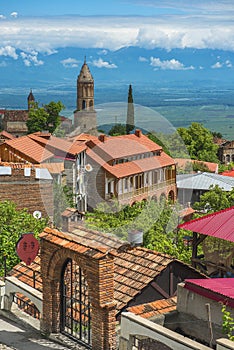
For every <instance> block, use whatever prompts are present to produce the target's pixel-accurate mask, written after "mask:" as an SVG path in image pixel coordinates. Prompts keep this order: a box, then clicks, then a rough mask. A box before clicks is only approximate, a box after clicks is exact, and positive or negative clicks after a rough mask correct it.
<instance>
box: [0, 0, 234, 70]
mask: <svg viewBox="0 0 234 350" xmlns="http://www.w3.org/2000/svg"><path fill="white" fill-rule="evenodd" d="M128 46H136V47H140V48H145V49H154V48H163V49H166V50H168V51H170V50H172V49H174V48H180V49H184V48H194V49H206V48H207V49H218V50H224V51H234V6H233V0H189V1H188V0H176V1H175V0H99V1H97V0H86V1H77V0H66V1H58V0H57V1H55V0H40V1H29V0H20V1H19V0H8V1H5V0H4V1H3V0H0V67H1V66H2V67H4V65H6V64H7V61H6V60H7V59H8V60H23V62H24V64H25V66H31V65H34V66H40V65H43V64H44V61H43V59H42V58H41V57H39V54H43V55H51V54H55V53H56V51H57V50H58V49H59V48H66V47H79V48H100V49H103V55H105V50H106V49H107V50H112V51H114V50H118V49H121V48H123V47H128ZM143 59H144V57H142V60H143ZM67 60H68V61H65V64H70V65H72V64H73V63H74V65H76V62H75V61H72V60H74V58H73V57H67ZM149 62H150V64H151V65H152V66H153V67H155V69H158V68H160V69H171V68H172V69H193V67H192V66H188V67H185V66H184V65H183V62H178V61H177V60H176V59H174V61H173V60H170V61H165V62H164V61H161V60H160V58H159V57H151V58H149ZM95 64H96V66H97V67H98V66H99V67H100V68H108V69H109V68H113V69H114V68H116V64H115V63H113V62H110V61H107V60H105V59H104V58H103V57H101V58H99V59H98V60H96V62H95ZM214 64H216V66H214V68H221V67H222V66H223V65H225V67H228V66H229V67H230V68H231V67H232V62H229V61H227V62H226V63H225V64H224V63H221V62H219V60H218V59H217V62H215V63H214ZM233 64H234V62H233Z"/></svg>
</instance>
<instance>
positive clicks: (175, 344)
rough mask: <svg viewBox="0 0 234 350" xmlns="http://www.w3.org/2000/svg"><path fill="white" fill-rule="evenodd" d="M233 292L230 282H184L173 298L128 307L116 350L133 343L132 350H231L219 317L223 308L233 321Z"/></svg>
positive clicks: (191, 280)
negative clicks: (140, 349) (133, 349)
mask: <svg viewBox="0 0 234 350" xmlns="http://www.w3.org/2000/svg"><path fill="white" fill-rule="evenodd" d="M233 288H234V279H233V278H208V279H199V278H198V279H185V281H184V282H181V283H179V284H178V285H177V297H171V298H168V299H161V300H155V301H154V302H150V303H144V304H142V305H135V306H131V307H129V308H128V309H127V311H128V312H125V313H123V314H122V318H121V335H120V347H119V349H120V350H123V349H126V348H128V347H127V346H128V345H130V344H132V343H131V342H134V344H136V345H138V346H139V347H136V348H145V347H143V345H144V346H146V345H147V344H150V345H151V347H150V349H165V350H172V349H196V350H198V349H199V350H208V349H217V350H227V349H228V350H233V349H234V344H233V341H230V340H228V339H227V335H226V334H224V332H223V313H222V307H223V305H225V306H226V310H227V311H228V312H230V317H232V318H233V317H234V293H233ZM133 335H134V336H133ZM140 345H141V346H142V347H140ZM146 349H147V347H146Z"/></svg>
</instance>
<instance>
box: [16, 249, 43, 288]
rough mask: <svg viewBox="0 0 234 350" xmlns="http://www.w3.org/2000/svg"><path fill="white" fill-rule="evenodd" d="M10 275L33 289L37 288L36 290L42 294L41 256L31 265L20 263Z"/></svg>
mask: <svg viewBox="0 0 234 350" xmlns="http://www.w3.org/2000/svg"><path fill="white" fill-rule="evenodd" d="M10 275H11V276H14V277H16V278H18V279H19V280H20V281H22V282H24V283H26V284H28V285H29V286H31V287H34V286H35V288H36V289H38V290H39V291H40V292H42V280H41V259H40V256H39V255H38V256H37V257H36V258H35V260H34V261H33V262H32V263H31V265H26V264H25V263H24V262H20V263H19V264H18V265H16V266H15V267H14V268H13V269H12V270H11V273H10ZM34 279H35V284H34Z"/></svg>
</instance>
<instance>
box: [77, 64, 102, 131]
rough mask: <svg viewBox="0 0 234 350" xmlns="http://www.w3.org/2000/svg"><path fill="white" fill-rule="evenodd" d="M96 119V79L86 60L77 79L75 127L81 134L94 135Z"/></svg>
mask: <svg viewBox="0 0 234 350" xmlns="http://www.w3.org/2000/svg"><path fill="white" fill-rule="evenodd" d="M96 119H97V118H96V111H95V109H94V79H93V76H92V74H91V72H90V69H89V66H88V64H87V63H86V59H85V60H84V63H83V65H82V67H81V70H80V73H79V75H78V77H77V98H76V111H75V114H74V126H75V127H76V128H77V127H79V128H80V132H89V133H94V130H95V131H96V125H97V121H96ZM90 131H91V132H90Z"/></svg>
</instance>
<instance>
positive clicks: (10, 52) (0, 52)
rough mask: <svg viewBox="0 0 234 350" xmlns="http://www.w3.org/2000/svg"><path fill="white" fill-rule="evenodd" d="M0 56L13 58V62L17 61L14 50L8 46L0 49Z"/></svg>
mask: <svg viewBox="0 0 234 350" xmlns="http://www.w3.org/2000/svg"><path fill="white" fill-rule="evenodd" d="M0 56H6V57H7V56H9V57H11V58H14V60H17V58H18V55H17V53H16V50H15V48H14V47H12V46H10V45H6V46H4V47H0Z"/></svg>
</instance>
